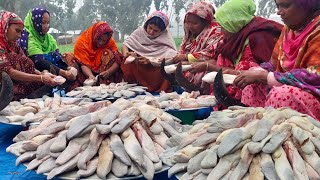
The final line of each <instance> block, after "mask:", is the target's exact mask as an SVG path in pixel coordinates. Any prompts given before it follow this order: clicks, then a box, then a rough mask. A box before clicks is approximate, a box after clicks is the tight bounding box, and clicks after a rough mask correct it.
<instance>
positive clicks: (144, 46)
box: [121, 11, 177, 92]
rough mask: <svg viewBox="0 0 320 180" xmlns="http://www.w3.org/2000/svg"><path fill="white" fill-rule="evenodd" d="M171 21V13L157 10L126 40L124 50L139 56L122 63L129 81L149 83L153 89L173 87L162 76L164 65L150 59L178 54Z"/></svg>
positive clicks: (142, 83)
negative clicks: (161, 69) (134, 59)
mask: <svg viewBox="0 0 320 180" xmlns="http://www.w3.org/2000/svg"><path fill="white" fill-rule="evenodd" d="M168 25H169V19H168V17H167V15H165V14H164V13H162V12H160V11H155V12H153V13H152V14H151V15H150V16H149V17H148V19H147V20H146V22H145V23H144V25H143V26H142V27H139V28H138V29H136V30H135V31H134V32H133V33H132V34H131V35H130V36H129V37H128V38H127V39H126V40H125V41H124V43H123V46H122V54H123V55H124V56H125V57H128V56H130V55H134V56H135V54H136V55H137V56H138V57H137V61H136V63H130V64H122V65H121V69H122V71H123V74H124V76H123V79H124V80H125V81H127V82H129V83H138V84H140V85H142V86H145V87H147V88H148V91H149V92H155V91H157V92H160V91H166V92H168V91H171V85H170V83H169V81H167V80H165V79H163V78H162V77H161V74H160V68H159V67H157V66H156V65H155V66H154V65H153V64H151V63H150V59H157V60H162V59H170V58H173V57H174V56H175V55H176V54H177V51H176V45H175V43H174V40H173V38H172V36H171V33H170V32H169V30H168Z"/></svg>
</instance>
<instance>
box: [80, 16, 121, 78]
mask: <svg viewBox="0 0 320 180" xmlns="http://www.w3.org/2000/svg"><path fill="white" fill-rule="evenodd" d="M112 34H113V30H112V29H111V28H110V26H109V25H108V23H106V22H98V23H95V24H94V25H93V26H91V27H90V28H89V29H87V30H86V31H84V32H83V33H82V34H81V36H80V37H79V38H78V40H77V42H76V44H75V47H74V56H75V58H76V61H77V62H78V63H79V64H80V65H81V68H80V70H81V71H82V73H80V74H81V75H79V77H78V82H80V83H81V84H83V82H84V81H85V79H92V80H95V79H96V78H95V76H96V75H99V76H100V78H101V81H100V82H101V83H104V84H109V83H111V82H116V83H117V82H120V81H121V80H122V75H121V72H120V68H119V67H120V64H121V61H122V55H121V54H120V53H119V51H118V48H117V45H116V43H115V41H114V39H113V38H112Z"/></svg>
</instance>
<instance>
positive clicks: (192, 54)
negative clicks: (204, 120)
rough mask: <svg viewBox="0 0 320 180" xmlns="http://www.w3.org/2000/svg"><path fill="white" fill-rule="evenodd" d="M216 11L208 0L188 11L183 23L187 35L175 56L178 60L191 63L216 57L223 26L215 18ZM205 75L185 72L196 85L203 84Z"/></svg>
mask: <svg viewBox="0 0 320 180" xmlns="http://www.w3.org/2000/svg"><path fill="white" fill-rule="evenodd" d="M214 13H215V10H214V8H213V6H212V5H211V4H209V3H207V2H199V3H197V4H194V5H193V6H192V7H191V8H190V9H189V10H188V11H187V14H186V15H185V18H184V25H183V27H184V32H185V35H184V37H183V40H182V44H181V45H180V50H179V54H178V55H177V56H176V57H175V61H176V62H181V61H182V62H183V63H184V64H189V63H194V62H197V61H205V62H207V61H208V60H211V59H213V58H214V56H215V50H216V47H217V44H218V42H220V41H221V40H222V34H221V28H220V26H219V25H218V23H217V22H216V21H215V19H214ZM203 75H204V72H196V73H194V75H193V74H191V73H189V72H187V73H186V74H185V76H186V77H187V78H188V79H189V80H191V82H192V83H193V84H196V85H201V84H202V81H201V79H202V77H203Z"/></svg>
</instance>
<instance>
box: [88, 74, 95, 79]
mask: <svg viewBox="0 0 320 180" xmlns="http://www.w3.org/2000/svg"><path fill="white" fill-rule="evenodd" d="M88 79H96V77H95V76H94V75H90V76H89V77H88Z"/></svg>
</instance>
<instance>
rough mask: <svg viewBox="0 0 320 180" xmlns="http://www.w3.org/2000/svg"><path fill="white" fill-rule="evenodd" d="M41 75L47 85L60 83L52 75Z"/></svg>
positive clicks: (42, 80)
mask: <svg viewBox="0 0 320 180" xmlns="http://www.w3.org/2000/svg"><path fill="white" fill-rule="evenodd" d="M40 76H41V82H43V83H44V84H45V85H49V86H56V85H58V84H57V83H56V82H55V81H54V80H53V77H51V75H49V74H43V75H40Z"/></svg>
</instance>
